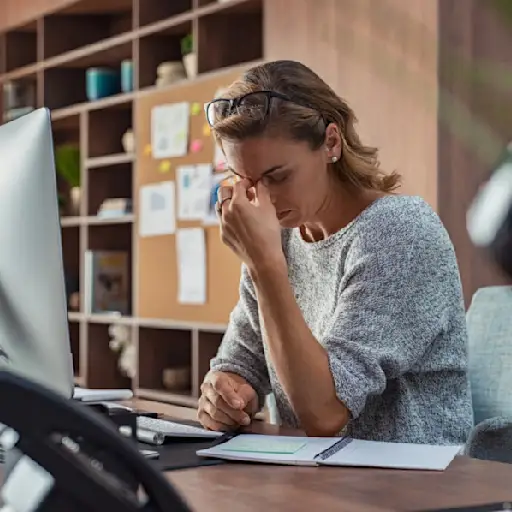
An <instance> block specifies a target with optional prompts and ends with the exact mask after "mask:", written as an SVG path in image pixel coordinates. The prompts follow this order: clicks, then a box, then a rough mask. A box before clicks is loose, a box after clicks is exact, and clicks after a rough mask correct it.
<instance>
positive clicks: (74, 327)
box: [68, 322, 80, 376]
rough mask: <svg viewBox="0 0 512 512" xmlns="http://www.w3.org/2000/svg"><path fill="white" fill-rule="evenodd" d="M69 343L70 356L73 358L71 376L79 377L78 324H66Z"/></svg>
mask: <svg viewBox="0 0 512 512" xmlns="http://www.w3.org/2000/svg"><path fill="white" fill-rule="evenodd" d="M68 329H69V343H70V345H71V356H72V358H73V375H75V376H79V375H80V324H79V323H77V322H68Z"/></svg>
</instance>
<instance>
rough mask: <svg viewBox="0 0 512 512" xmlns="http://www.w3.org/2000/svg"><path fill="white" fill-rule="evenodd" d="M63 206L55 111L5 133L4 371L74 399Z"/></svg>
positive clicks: (1, 172)
mask: <svg viewBox="0 0 512 512" xmlns="http://www.w3.org/2000/svg"><path fill="white" fill-rule="evenodd" d="M57 198H58V196H57V179H56V172H55V162H54V154H53V141H52V131H51V121H50V114H49V111H48V110H47V109H45V108H41V109H37V110H35V111H33V112H32V113H30V114H27V115H25V116H23V117H20V118H19V119H16V120H14V121H11V122H9V123H7V124H4V125H2V126H0V368H4V369H7V370H11V371H13V372H14V373H18V374H19V375H21V376H23V377H25V378H27V379H30V380H32V381H35V382H37V383H39V384H41V385H43V386H46V387H47V388H49V389H51V390H53V391H55V392H57V393H59V394H61V395H64V396H65V397H68V398H71V397H72V395H73V387H74V386H73V367H72V356H71V347H70V341H69V330H68V320H67V303H66V292H65V284H64V270H63V261H62V260H63V258H62V242H61V232H60V222H59V208H58V199H57Z"/></svg>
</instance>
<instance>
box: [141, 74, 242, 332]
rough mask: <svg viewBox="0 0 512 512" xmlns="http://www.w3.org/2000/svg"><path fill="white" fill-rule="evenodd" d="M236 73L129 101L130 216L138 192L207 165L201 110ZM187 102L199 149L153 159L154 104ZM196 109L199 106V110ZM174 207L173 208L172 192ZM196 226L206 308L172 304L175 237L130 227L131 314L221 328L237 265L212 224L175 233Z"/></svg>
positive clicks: (234, 291)
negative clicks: (132, 135)
mask: <svg viewBox="0 0 512 512" xmlns="http://www.w3.org/2000/svg"><path fill="white" fill-rule="evenodd" d="M242 71H243V68H240V71H235V72H233V71H230V72H227V73H219V74H215V75H212V76H207V77H201V78H198V79H197V80H194V82H192V83H186V82H184V83H183V85H178V84H177V85H175V86H173V87H170V88H167V89H162V90H161V91H159V90H155V91H154V92H152V93H150V94H145V95H143V96H141V97H139V98H137V99H136V100H135V121H136V132H137V155H136V171H135V172H136V178H135V194H134V200H135V211H136V214H137V215H136V218H137V219H139V211H138V209H139V205H138V202H139V193H140V189H141V187H143V186H145V185H149V184H156V183H160V182H163V181H175V179H176V169H177V168H178V167H179V166H182V165H197V164H208V163H213V161H214V153H215V145H214V141H213V137H212V136H211V134H209V133H208V130H207V129H206V127H205V124H206V119H205V116H204V110H203V105H204V103H205V102H207V101H209V100H210V99H211V98H212V97H213V96H214V94H215V92H216V91H217V90H218V89H219V88H220V87H225V86H227V85H229V84H230V83H231V82H232V81H233V80H235V79H236V78H237V77H238V76H239V75H240V72H242ZM179 102H188V103H189V104H190V105H191V106H192V105H193V106H194V107H195V109H194V108H191V111H192V112H191V116H190V121H189V140H190V142H195V143H197V141H199V140H200V141H201V144H200V145H201V149H200V150H198V151H197V150H196V151H195V152H193V151H191V150H189V151H188V153H187V155H186V156H183V157H175V158H169V159H165V161H163V160H159V159H154V158H153V155H152V153H151V152H150V148H151V112H152V109H153V108H154V107H156V106H159V105H165V104H172V103H179ZM199 105H200V106H201V109H200V111H199V112H198V110H199ZM175 188H176V204H177V200H178V197H177V194H178V193H177V187H175ZM191 227H202V228H204V233H205V243H206V303H205V304H198V305H189V304H182V303H180V302H179V300H178V266H177V265H178V263H177V255H176V240H175V238H176V235H175V234H169V235H159V236H147V237H141V236H140V232H139V229H138V226H136V230H135V233H136V244H135V250H136V252H135V258H136V260H135V261H136V273H137V274H136V288H135V289H136V295H135V296H136V301H135V302H136V303H135V308H136V315H137V316H138V317H141V318H152V319H163V320H174V321H177V322H180V321H181V322H201V323H204V322H206V323H215V324H225V323H227V321H228V319H229V314H230V312H231V310H232V309H233V307H234V305H235V304H236V302H237V300H238V289H239V280H240V261H239V259H238V258H237V257H236V256H235V255H234V254H233V253H232V252H231V251H230V250H229V249H228V248H227V247H225V246H224V244H223V243H222V241H221V240H220V235H219V227H218V225H214V226H208V225H206V226H205V225H204V224H203V223H202V222H201V221H180V220H179V219H178V217H176V229H180V228H191Z"/></svg>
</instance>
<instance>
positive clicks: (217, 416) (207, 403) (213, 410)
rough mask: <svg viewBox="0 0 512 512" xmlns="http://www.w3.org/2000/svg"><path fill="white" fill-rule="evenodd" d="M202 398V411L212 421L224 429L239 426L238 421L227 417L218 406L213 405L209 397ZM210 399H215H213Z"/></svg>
mask: <svg viewBox="0 0 512 512" xmlns="http://www.w3.org/2000/svg"><path fill="white" fill-rule="evenodd" d="M204 398H205V400H204V404H203V411H205V412H206V414H208V416H210V418H211V419H212V420H214V421H216V422H217V423H221V424H222V425H225V426H226V427H237V426H238V425H240V424H241V423H240V422H239V421H235V420H234V419H233V418H230V417H229V415H228V414H226V413H225V412H224V411H223V410H222V408H221V406H220V405H214V404H213V402H212V400H211V398H210V397H208V396H206V395H205V397H204ZM212 398H213V399H215V397H212Z"/></svg>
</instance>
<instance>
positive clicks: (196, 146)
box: [190, 139, 203, 153]
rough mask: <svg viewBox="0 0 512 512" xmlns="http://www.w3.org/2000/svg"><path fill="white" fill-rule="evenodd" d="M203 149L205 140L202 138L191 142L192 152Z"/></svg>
mask: <svg viewBox="0 0 512 512" xmlns="http://www.w3.org/2000/svg"><path fill="white" fill-rule="evenodd" d="M201 149H203V141H202V140H201V139H196V140H193V141H192V142H191V143H190V151H192V153H199V151H201Z"/></svg>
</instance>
